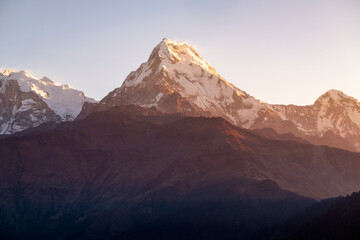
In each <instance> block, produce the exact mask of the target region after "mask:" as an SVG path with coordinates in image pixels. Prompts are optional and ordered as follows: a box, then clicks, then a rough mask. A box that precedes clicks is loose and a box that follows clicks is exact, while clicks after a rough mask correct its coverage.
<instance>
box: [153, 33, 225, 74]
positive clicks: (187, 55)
mask: <svg viewBox="0 0 360 240" xmlns="http://www.w3.org/2000/svg"><path fill="white" fill-rule="evenodd" d="M155 51H158V55H159V56H160V57H162V58H163V59H164V60H165V63H164V64H165V66H166V65H167V64H169V62H168V61H166V60H170V62H171V63H172V64H175V63H178V62H181V61H184V62H186V63H189V64H195V65H198V66H200V67H201V68H202V69H204V70H206V71H207V72H209V73H212V74H214V75H216V76H219V74H218V73H217V72H216V71H215V69H214V67H213V66H211V65H210V64H209V63H208V62H207V61H205V60H204V59H203V58H202V57H201V56H200V55H199V53H198V51H197V50H196V48H195V47H194V46H192V45H190V44H188V43H186V42H182V43H180V42H178V41H175V40H171V39H168V38H164V39H163V40H162V41H161V42H160V44H159V45H158V47H156V48H155Z"/></svg>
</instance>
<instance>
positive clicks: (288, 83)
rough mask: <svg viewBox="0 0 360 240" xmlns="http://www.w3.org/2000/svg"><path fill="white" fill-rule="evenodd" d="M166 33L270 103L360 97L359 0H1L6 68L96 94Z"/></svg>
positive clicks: (115, 83)
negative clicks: (336, 93)
mask: <svg viewBox="0 0 360 240" xmlns="http://www.w3.org/2000/svg"><path fill="white" fill-rule="evenodd" d="M165 37H166V38H170V39H173V40H177V41H180V42H188V43H190V44H191V45H193V46H195V47H196V49H197V50H198V51H199V53H200V55H201V56H202V57H203V58H205V59H206V60H207V61H208V62H209V63H210V64H211V65H212V66H213V67H215V69H216V70H217V72H218V73H219V74H220V75H221V76H223V77H224V78H225V79H226V80H227V81H229V82H231V83H233V84H234V85H235V86H237V87H238V88H240V89H242V90H244V91H246V92H247V93H249V94H251V95H253V96H254V97H256V98H258V99H260V100H262V101H264V102H267V103H273V104H297V105H308V104H312V103H313V102H314V101H315V100H316V99H317V98H318V97H319V96H320V95H321V94H323V93H325V92H326V91H328V90H329V89H338V90H341V91H343V92H344V93H346V94H348V95H350V96H353V97H355V98H357V99H360V1H359V0H291V1H289V0H252V1H242V0H238V1H234V0H228V1H227V0H222V1H213V0H197V1H194V0H192V1H190V0H185V1H180V0H178V1H169V0H168V1H162V0H151V1H149V0H143V1H140V0H139V1H137V0H131V1H130V0H129V1H121V0H118V1H115V0H113V1H110V0H101V1H100V0H99V1H92V0H86V1H85V0H76V1H74V0H62V1H55V0H0V69H16V70H27V71H28V72H29V73H30V74H32V75H34V76H36V77H39V78H40V77H42V76H44V75H45V76H47V77H49V78H50V79H52V80H53V81H55V82H58V83H62V84H69V85H70V86H71V87H73V88H75V89H78V90H82V91H84V92H85V94H86V95H87V96H90V97H93V98H95V99H97V100H100V99H102V98H103V97H104V96H105V95H106V94H107V93H108V92H110V91H111V90H113V89H114V88H116V87H120V86H121V84H122V82H123V81H124V79H125V78H126V76H127V75H128V74H129V73H130V72H131V71H134V70H136V69H137V68H138V67H139V66H140V64H141V63H143V62H145V61H147V59H148V57H149V55H150V53H151V51H152V49H153V48H154V47H155V46H156V45H157V44H158V43H159V42H160V41H161V40H162V39H163V38H165Z"/></svg>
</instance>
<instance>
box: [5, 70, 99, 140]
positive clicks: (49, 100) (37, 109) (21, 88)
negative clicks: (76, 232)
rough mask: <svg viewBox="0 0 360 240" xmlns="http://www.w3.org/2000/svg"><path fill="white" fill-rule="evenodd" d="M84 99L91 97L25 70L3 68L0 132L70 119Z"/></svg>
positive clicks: (72, 118)
mask: <svg viewBox="0 0 360 240" xmlns="http://www.w3.org/2000/svg"><path fill="white" fill-rule="evenodd" d="M84 102H95V100H93V99H91V98H88V97H85V96H84V93H83V92H80V91H78V90H75V89H72V88H70V87H69V86H67V85H58V84H55V83H54V82H53V81H51V80H50V79H48V78H46V77H43V78H41V79H37V78H35V77H33V76H31V75H30V74H28V73H27V72H25V71H20V72H16V71H10V70H5V71H4V72H3V73H0V106H1V108H0V134H13V133H16V132H20V131H23V130H25V129H28V128H31V127H36V126H39V125H40V124H42V123H46V122H61V121H71V120H74V119H75V118H76V117H77V115H78V114H79V112H80V110H81V108H82V105H83V104H84Z"/></svg>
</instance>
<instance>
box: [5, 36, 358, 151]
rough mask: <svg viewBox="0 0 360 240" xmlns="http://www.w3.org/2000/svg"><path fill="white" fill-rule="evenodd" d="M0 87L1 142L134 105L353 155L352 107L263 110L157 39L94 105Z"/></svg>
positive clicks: (8, 82) (338, 100)
mask: <svg viewBox="0 0 360 240" xmlns="http://www.w3.org/2000/svg"><path fill="white" fill-rule="evenodd" d="M0 83H1V86H2V88H1V89H2V90H1V94H0V97H1V101H2V103H3V104H4V105H5V108H3V109H2V114H1V116H2V119H1V122H0V124H1V125H0V126H1V128H0V133H2V134H9V133H14V132H18V131H22V130H24V129H26V128H29V127H34V126H38V125H40V124H41V123H44V122H50V121H53V122H59V121H72V120H74V119H75V118H76V117H78V118H83V117H85V116H87V115H88V114H89V113H91V112H94V111H102V110H106V109H109V108H111V107H113V106H119V105H129V104H133V105H138V106H141V107H145V108H150V107H155V108H157V109H158V110H159V111H161V112H164V113H175V112H177V113H181V114H183V115H186V116H207V117H210V116H214V117H221V118H224V119H225V120H227V121H229V122H230V123H232V124H234V125H236V126H239V127H242V128H246V129H252V130H254V129H268V128H271V129H273V130H275V131H276V132H277V133H279V134H291V135H293V136H295V137H296V138H297V139H301V140H302V141H304V140H305V141H307V142H310V143H312V144H315V145H327V146H331V147H337V148H342V149H346V150H349V151H360V103H359V101H358V100H357V99H355V98H353V97H350V96H347V95H346V94H344V93H342V92H341V91H338V90H329V91H328V92H326V93H324V94H323V95H322V96H320V97H319V98H318V99H317V100H316V101H315V102H314V104H313V105H308V106H296V105H274V104H268V103H264V102H262V101H260V100H258V99H256V98H254V97H252V96H250V95H249V94H247V93H246V92H245V91H243V90H241V89H239V88H237V87H235V86H234V85H233V84H231V83H229V82H227V81H226V80H225V79H224V78H222V77H221V76H220V75H219V74H218V73H217V72H216V70H215V69H214V68H213V67H212V66H211V65H210V64H209V63H208V62H206V60H204V59H203V58H202V57H201V56H200V55H199V53H198V52H197V50H196V49H195V48H194V47H193V46H191V45H189V44H187V43H180V42H177V41H174V40H170V39H163V40H162V41H161V42H160V43H159V44H158V45H157V46H156V47H155V48H154V50H153V51H152V53H151V54H150V57H149V59H148V61H147V62H145V63H143V64H141V65H140V67H139V68H138V69H137V70H136V71H133V72H131V73H130V74H129V76H128V77H127V78H126V79H125V81H124V82H123V84H122V86H121V87H119V88H116V89H114V90H113V91H111V92H110V93H109V94H108V95H107V96H105V97H104V98H103V99H102V100H101V101H100V102H99V103H97V102H96V101H94V100H93V99H90V98H87V97H85V96H84V94H83V93H82V92H79V91H77V90H74V89H71V88H69V87H68V86H67V85H56V84H54V83H53V82H52V81H51V80H49V79H48V78H46V77H44V78H42V79H35V78H34V77H32V76H30V75H29V74H28V73H26V72H24V71H22V72H11V71H4V73H3V74H2V75H0ZM6 86H7V87H6ZM12 89H14V90H12ZM22 95H24V97H23V96H22ZM28 95H29V97H28ZM14 96H17V97H16V98H15V97H14ZM14 99H16V100H14ZM33 109H37V110H35V111H34V112H33ZM80 109H81V111H80ZM79 113H80V114H79ZM294 139H295V138H294Z"/></svg>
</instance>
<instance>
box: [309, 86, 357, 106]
mask: <svg viewBox="0 0 360 240" xmlns="http://www.w3.org/2000/svg"><path fill="white" fill-rule="evenodd" d="M349 104H350V105H358V106H360V102H359V100H357V99H356V98H354V97H351V96H348V95H346V94H345V93H343V92H341V91H339V90H336V89H331V90H329V91H327V92H326V93H324V94H323V95H321V96H320V97H319V98H318V99H317V100H316V101H315V105H327V106H331V105H349Z"/></svg>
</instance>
